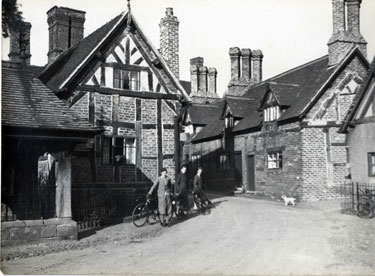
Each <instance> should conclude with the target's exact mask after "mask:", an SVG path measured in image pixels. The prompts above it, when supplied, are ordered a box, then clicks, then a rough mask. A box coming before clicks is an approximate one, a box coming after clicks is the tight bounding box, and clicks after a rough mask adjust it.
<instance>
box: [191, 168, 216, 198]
mask: <svg viewBox="0 0 375 276" xmlns="http://www.w3.org/2000/svg"><path fill="white" fill-rule="evenodd" d="M201 174H202V167H199V168H198V170H197V174H196V175H195V176H194V182H193V184H194V190H193V192H194V193H195V194H196V195H197V196H198V197H199V198H200V199H201V201H202V202H206V203H207V204H209V205H212V202H211V201H210V200H209V199H208V197H207V196H206V195H205V194H204V193H203V192H202V178H201Z"/></svg>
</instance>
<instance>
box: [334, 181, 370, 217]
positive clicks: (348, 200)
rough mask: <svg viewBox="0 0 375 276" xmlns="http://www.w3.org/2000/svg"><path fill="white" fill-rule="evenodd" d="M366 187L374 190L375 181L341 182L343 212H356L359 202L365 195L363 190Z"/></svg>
mask: <svg viewBox="0 0 375 276" xmlns="http://www.w3.org/2000/svg"><path fill="white" fill-rule="evenodd" d="M366 189H367V190H371V191H374V190H375V183H359V182H348V183H343V184H341V187H340V193H341V196H342V199H341V213H344V214H355V213H356V212H357V204H358V202H360V201H361V198H362V197H363V196H365V194H363V193H362V192H361V191H365V190H366Z"/></svg>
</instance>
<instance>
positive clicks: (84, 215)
mask: <svg viewBox="0 0 375 276" xmlns="http://www.w3.org/2000/svg"><path fill="white" fill-rule="evenodd" d="M146 192H147V189H146V188H76V189H74V188H73V189H72V215H73V219H74V220H75V221H77V226H78V231H85V230H89V229H94V228H98V227H101V226H103V225H106V224H110V223H112V222H113V221H116V220H119V219H123V218H124V217H127V216H129V215H130V214H131V212H132V210H133V208H134V206H135V204H136V198H137V197H138V196H139V195H142V194H146Z"/></svg>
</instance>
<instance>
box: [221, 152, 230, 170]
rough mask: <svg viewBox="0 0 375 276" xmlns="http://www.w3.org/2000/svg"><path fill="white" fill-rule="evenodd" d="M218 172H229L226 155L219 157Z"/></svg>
mask: <svg viewBox="0 0 375 276" xmlns="http://www.w3.org/2000/svg"><path fill="white" fill-rule="evenodd" d="M220 170H229V158H228V155H226V154H221V155H220Z"/></svg>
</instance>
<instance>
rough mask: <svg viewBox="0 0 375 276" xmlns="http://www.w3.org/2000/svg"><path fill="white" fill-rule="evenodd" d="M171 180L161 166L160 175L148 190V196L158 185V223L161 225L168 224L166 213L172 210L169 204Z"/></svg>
mask: <svg viewBox="0 0 375 276" xmlns="http://www.w3.org/2000/svg"><path fill="white" fill-rule="evenodd" d="M171 186H172V184H171V180H170V178H169V177H168V176H167V169H166V168H163V169H162V170H161V176H159V177H158V178H157V179H156V181H155V183H154V185H152V187H151V189H150V191H149V192H148V194H147V195H148V196H151V194H152V192H153V191H154V189H155V188H156V187H158V191H157V194H158V209H159V215H160V224H161V226H163V227H164V226H168V222H167V221H166V215H168V214H170V213H171V212H172V205H171V198H170V193H171Z"/></svg>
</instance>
